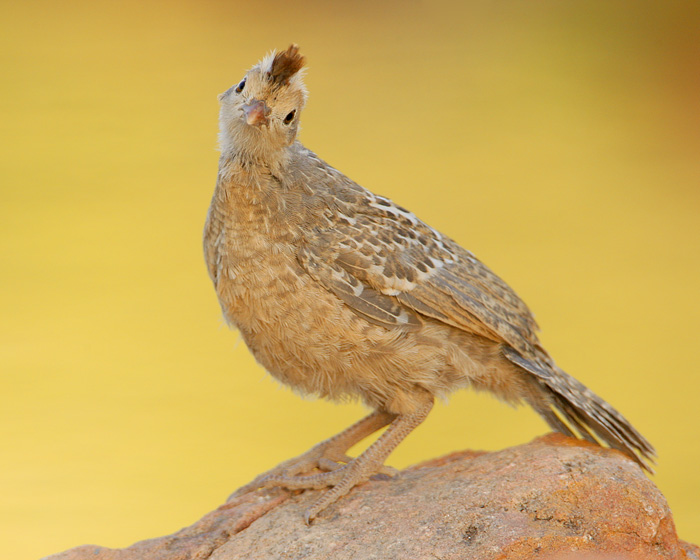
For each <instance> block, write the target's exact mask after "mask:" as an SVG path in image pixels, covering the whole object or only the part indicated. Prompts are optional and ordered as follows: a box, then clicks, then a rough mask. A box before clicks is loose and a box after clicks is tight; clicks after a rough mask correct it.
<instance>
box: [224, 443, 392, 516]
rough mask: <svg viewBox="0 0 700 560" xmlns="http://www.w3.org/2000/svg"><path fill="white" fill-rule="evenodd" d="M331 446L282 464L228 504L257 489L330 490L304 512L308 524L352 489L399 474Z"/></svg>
mask: <svg viewBox="0 0 700 560" xmlns="http://www.w3.org/2000/svg"><path fill="white" fill-rule="evenodd" d="M329 443H330V442H323V443H321V444H319V445H317V446H315V447H313V448H312V449H310V450H309V451H307V452H306V453H304V454H303V455H300V456H299V457H295V458H293V459H290V460H288V461H285V462H284V463H281V464H280V465H278V466H277V467H275V468H274V469H272V470H270V471H268V472H266V473H263V474H261V475H260V476H258V477H257V478H255V480H253V481H252V482H250V483H248V484H246V485H245V486H243V487H241V488H239V489H238V490H236V492H234V493H233V494H232V495H231V496H230V497H229V500H231V499H233V498H237V497H238V496H241V495H243V494H246V493H248V492H252V491H254V490H257V489H259V488H274V487H283V488H288V489H291V490H310V489H319V488H326V487H328V486H332V488H331V489H330V490H328V491H327V492H325V493H324V494H322V495H321V497H320V498H319V499H318V500H317V501H316V502H314V504H313V505H312V506H311V507H310V508H309V509H307V510H306V512H305V514H304V519H305V520H306V523H307V524H310V523H311V521H312V520H313V519H314V518H315V517H316V516H317V515H318V514H319V513H320V512H321V511H322V510H324V509H325V508H326V507H328V506H329V505H331V504H332V503H333V502H335V501H336V500H338V499H339V498H341V497H342V496H344V495H345V494H347V493H348V492H349V491H350V490H352V488H353V487H354V486H356V485H357V484H359V483H361V482H365V481H366V480H368V479H370V478H372V477H374V476H377V477H378V478H379V477H381V478H384V479H386V478H390V477H394V476H396V475H397V474H398V471H397V470H396V469H394V468H393V467H388V466H385V465H383V464H377V463H374V462H371V461H367V460H361V459H362V456H360V457H357V458H352V457H349V456H348V455H346V454H345V450H344V449H343V450H340V449H338V448H337V447H335V446H333V445H332V443H331V444H330V445H329Z"/></svg>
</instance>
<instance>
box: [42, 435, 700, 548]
mask: <svg viewBox="0 0 700 560" xmlns="http://www.w3.org/2000/svg"><path fill="white" fill-rule="evenodd" d="M317 496H318V491H307V492H295V493H292V492H288V491H286V490H281V489H269V490H259V491H257V492H252V493H249V494H246V495H244V496H241V497H239V498H236V499H233V500H231V501H229V502H228V503H226V504H224V505H222V506H221V507H219V508H218V509H216V510H215V511H213V512H211V513H209V514H207V515H205V516H204V517H203V518H202V519H201V520H200V521H198V522H197V523H195V524H194V525H192V526H191V527H187V528H185V529H182V530H180V531H178V532H177V533H175V534H173V535H170V536H167V537H161V538H157V539H152V540H147V541H142V542H139V543H136V544H134V545H132V546H130V547H129V548H125V549H121V550H113V549H108V548H102V547H97V546H81V547H78V548H74V549H72V550H69V551H67V552H63V553H61V554H56V555H53V556H50V557H49V558H48V559H47V560H82V559H88V558H89V559H90V560H136V559H139V560H140V559H144V558H148V559H149V560H165V559H167V560H189V559H204V558H209V559H211V560H234V559H243V558H245V559H255V560H264V559H275V560H278V559H279V560H281V559H308V560H312V559H333V560H342V559H351V558H352V559H362V560H371V559H381V560H389V559H402V560H403V559H411V560H422V559H426V560H428V559H430V560H435V559H439V560H456V559H462V558H469V559H476V560H478V559H482V558H483V559H486V558H488V559H497V558H499V559H502V558H508V559H519V558H533V557H535V556H536V557H537V558H541V559H544V560H549V559H555V558H556V559H573V558H577V559H593V558H596V559H601V558H602V559H613V558H614V559H623V558H630V559H662V558H669V559H688V560H700V548H698V547H696V546H693V545H690V544H687V543H683V542H682V541H679V540H678V537H677V535H676V530H675V527H674V524H673V519H672V517H671V512H670V510H669V508H668V504H667V503H666V500H665V499H664V497H663V495H662V494H661V492H659V490H658V489H657V488H656V487H655V486H654V484H653V483H652V482H651V481H650V480H649V479H648V478H647V477H646V476H645V475H644V474H643V473H642V471H641V470H640V468H639V467H638V466H637V465H635V464H634V463H632V462H631V461H629V460H628V459H626V458H625V457H624V456H623V455H622V454H620V453H618V452H616V451H611V450H609V449H602V448H600V447H597V446H594V445H590V444H586V443H583V442H580V441H578V440H573V439H569V438H566V437H564V436H561V435H555V434H552V435H548V436H545V437H542V438H539V439H536V440H535V441H533V442H531V443H529V444H526V445H521V446H518V447H513V448H510V449H504V450H502V451H496V452H493V453H485V452H474V451H461V452H457V453H453V454H451V455H447V456H446V457H441V458H439V459H433V460H431V461H427V462H425V463H422V464H420V465H416V466H414V467H410V468H408V469H406V470H405V471H403V472H402V473H401V474H400V475H399V476H398V477H396V478H394V479H392V480H377V481H374V480H372V481H370V482H367V483H366V484H363V485H361V486H359V487H357V488H355V489H354V490H353V491H352V492H351V493H350V494H349V495H348V496H346V497H345V498H343V499H341V500H340V501H339V502H337V503H336V504H334V505H333V506H331V507H329V508H328V509H327V510H326V511H324V512H323V513H322V514H321V515H320V516H319V518H318V519H317V520H316V521H315V522H314V524H313V525H312V526H311V527H307V526H306V525H305V524H304V521H303V511H304V509H305V508H306V507H307V506H308V505H309V504H310V503H312V502H313V501H314V500H315V499H316V497H317Z"/></svg>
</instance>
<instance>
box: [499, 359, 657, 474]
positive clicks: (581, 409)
mask: <svg viewBox="0 0 700 560" xmlns="http://www.w3.org/2000/svg"><path fill="white" fill-rule="evenodd" d="M505 356H506V357H507V358H508V359H509V360H510V361H511V362H513V363H514V364H516V365H518V366H520V367H521V368H522V369H524V370H525V371H527V372H528V373H530V374H532V375H533V376H534V379H535V383H536V385H537V386H538V387H539V389H541V391H540V392H542V393H544V397H545V398H544V399H528V402H529V404H530V405H532V407H533V408H534V409H535V410H536V411H537V412H538V413H539V414H540V416H542V417H543V418H544V420H545V421H546V422H547V424H549V426H550V427H551V428H552V429H554V430H556V431H558V432H561V433H563V434H566V435H568V436H573V437H575V436H576V435H578V436H579V437H581V438H583V439H585V440H588V441H590V442H593V443H596V444H598V445H601V443H605V444H607V445H609V446H610V447H612V448H614V449H618V450H619V451H622V452H623V453H624V454H625V455H627V456H628V457H630V458H631V459H632V460H634V461H635V462H636V463H637V464H639V465H640V466H641V467H642V468H643V469H645V470H647V471H649V472H654V471H653V469H652V467H651V465H652V464H653V463H654V456H655V455H656V452H655V451H654V448H653V447H652V445H651V444H650V443H649V442H648V441H647V440H646V439H645V438H644V437H643V436H642V435H641V434H640V433H639V432H638V431H637V430H635V429H634V427H633V426H632V424H630V423H629V421H628V420H627V419H626V418H625V417H624V416H622V414H620V413H619V412H618V411H617V410H615V409H614V408H613V407H612V406H610V405H609V404H608V403H607V402H605V401H604V400H603V399H601V398H600V397H599V396H598V395H596V394H595V393H593V391H591V390H590V389H588V388H587V387H586V386H585V385H583V384H582V383H579V382H578V381H577V380H576V379H574V378H573V377H571V376H570V375H569V374H568V373H566V372H565V371H563V370H561V369H559V368H558V367H557V366H555V365H553V364H550V363H544V362H543V361H540V360H537V361H535V360H529V359H526V358H523V357H522V356H521V355H520V354H518V353H517V352H516V351H515V350H513V349H511V348H507V349H505Z"/></svg>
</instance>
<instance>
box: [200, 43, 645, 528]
mask: <svg viewBox="0 0 700 560" xmlns="http://www.w3.org/2000/svg"><path fill="white" fill-rule="evenodd" d="M303 62H304V60H303V57H301V55H300V54H299V52H298V49H297V47H296V46H292V47H290V48H289V49H287V50H286V51H283V52H281V53H277V54H275V53H273V54H272V55H270V56H268V57H266V58H265V59H264V60H263V61H262V62H260V63H259V64H257V65H256V66H254V67H253V68H252V69H251V70H250V71H249V72H248V73H247V74H246V77H245V78H244V80H243V81H242V82H241V83H239V84H238V85H236V86H233V87H232V88H231V89H229V90H228V91H227V92H225V93H223V94H222V95H221V96H220V100H221V116H220V126H221V133H220V144H221V150H222V154H221V159H220V163H219V176H218V180H217V185H216V190H215V192H214V197H213V199H212V203H211V208H210V210H209V215H208V217H207V223H206V227H205V234H204V250H205V256H206V262H207V265H208V268H209V274H210V276H211V278H212V280H213V282H214V286H215V288H216V292H217V295H218V298H219V301H220V303H221V307H222V310H223V313H224V316H225V317H226V319H227V320H228V322H229V323H230V324H231V325H234V326H235V327H237V328H238V329H239V330H240V332H241V334H242V336H243V339H244V340H245V342H246V344H247V345H248V347H249V348H250V350H251V352H252V353H253V354H254V355H255V357H256V359H257V360H258V361H259V362H260V363H261V364H262V365H263V366H264V367H265V368H266V369H267V371H269V372H270V374H272V375H273V376H274V377H275V378H277V379H278V380H280V381H281V382H283V383H285V384H286V385H289V386H290V387H292V388H293V389H295V390H297V391H299V392H302V393H305V394H314V395H317V396H320V397H326V398H332V399H343V398H359V399H361V400H363V401H364V402H365V403H366V404H367V405H368V406H369V407H371V408H373V409H374V410H375V411H376V412H375V413H374V414H372V415H370V416H369V417H367V418H366V419H365V420H363V421H361V422H359V423H358V424H356V425H355V426H353V427H351V428H349V429H348V430H346V432H343V433H342V434H339V435H338V436H336V437H335V438H331V439H330V440H328V441H326V442H323V443H322V444H320V445H319V446H317V447H316V448H314V449H312V450H311V451H310V452H308V453H307V454H305V455H303V456H302V457H300V458H298V459H296V460H292V461H290V462H288V463H285V464H283V465H282V466H280V467H279V468H278V469H276V470H275V471H273V472H272V474H269V475H267V476H266V477H264V478H260V479H258V480H256V481H253V483H251V484H250V485H248V486H247V487H246V488H245V489H244V490H243V491H246V490H248V489H251V488H255V487H259V486H262V485H284V486H288V487H294V488H312V487H313V488H318V487H324V486H332V487H333V488H332V489H331V490H329V491H327V492H326V494H324V495H323V496H322V498H321V499H320V500H319V501H318V502H317V503H316V504H314V505H313V506H312V507H311V508H310V509H309V510H308V511H307V520H310V519H311V518H313V517H315V515H316V514H318V513H319V512H320V511H321V510H322V509H324V508H325V507H326V506H327V505H329V504H330V503H332V502H333V501H335V500H336V499H338V498H339V497H340V496H342V495H343V494H345V493H347V492H348V491H349V490H350V489H351V488H352V487H353V486H354V485H355V484H357V483H358V482H360V481H362V480H365V479H366V478H367V477H369V476H370V475H372V474H375V473H377V472H380V471H383V470H386V469H385V468H384V467H383V466H382V464H383V461H384V459H385V458H386V456H387V455H388V454H389V453H390V452H391V450H392V449H393V448H394V447H395V446H396V445H397V444H398V443H399V442H400V441H401V440H402V439H403V438H404V437H405V436H406V435H407V434H408V433H409V432H410V431H411V430H412V429H413V428H414V427H415V426H416V425H418V424H419V423H420V422H421V421H422V420H423V419H424V418H425V417H426V416H427V414H428V412H429V411H430V408H431V406H432V402H433V398H434V397H435V396H445V395H447V394H449V393H450V392H452V391H455V390H457V389H460V388H464V387H473V388H476V389H484V390H488V391H491V392H493V393H495V394H496V395H498V396H499V397H501V398H503V399H505V400H507V401H509V402H513V403H518V402H521V401H525V402H527V403H528V404H530V405H531V406H533V407H534V408H535V410H537V412H539V413H540V414H541V415H542V416H543V417H544V419H545V420H546V421H547V422H548V423H549V424H550V426H551V427H552V428H554V429H556V430H558V431H561V432H563V433H566V434H568V435H573V434H574V433H577V434H578V435H579V436H581V437H584V438H586V439H588V440H590V441H597V440H599V441H602V442H605V443H607V444H608V445H610V446H612V447H615V448H617V449H619V450H621V451H623V452H624V453H626V454H627V455H628V456H629V457H631V458H632V459H634V460H635V461H637V462H638V463H640V464H642V465H645V463H644V460H649V459H651V458H652V456H653V453H654V451H653V448H652V447H651V445H650V444H649V443H648V442H647V441H646V440H645V439H644V438H643V437H642V436H641V435H640V434H639V433H638V432H636V431H635V430H634V428H633V427H632V426H631V425H630V424H629V422H627V421H626V420H625V419H624V418H623V417H622V416H621V415H620V414H619V413H617V412H616V411H615V410H614V409H613V408H612V407H610V406H609V405H608V404H607V403H605V402H604V401H603V400H602V399H600V398H599V397H597V396H596V395H594V394H593V393H592V392H590V391H589V390H588V389H586V388H585V387H584V386H583V385H581V384H580V383H579V382H578V381H576V380H575V379H573V378H572V377H570V376H568V375H567V374H566V373H564V372H563V371H561V370H560V369H559V368H558V367H557V366H556V365H555V364H554V362H553V361H552V359H551V358H550V357H549V355H548V354H547V353H546V352H545V350H544V349H543V348H542V347H541V345H540V343H539V341H538V339H537V334H536V331H537V325H536V323H535V321H534V319H533V317H532V314H531V313H530V311H529V310H528V308H527V307H526V305H525V304H524V303H523V302H522V301H521V300H520V299H519V298H518V296H517V295H516V294H515V293H514V292H513V290H511V289H510V287H509V286H508V285H507V284H505V282H503V281H502V280H501V279H500V278H499V277H498V276H496V275H495V274H494V273H493V272H492V271H491V270H489V269H488V268H487V267H486V266H485V265H484V264H482V263H481V262H480V261H479V260H478V259H477V258H476V257H474V255H472V254H471V253H470V252H469V251H467V250H465V249H463V248H462V247H460V246H459V245H457V243H455V242H454V241H452V240H451V239H449V238H447V237H445V236H444V235H441V234H440V233H439V232H438V231H436V230H434V229H433V228H431V227H430V226H428V225H426V224H425V223H423V222H421V221H420V220H419V219H418V218H416V217H415V216H414V215H413V214H412V213H410V212H409V211H407V210H405V209H403V208H401V207H399V206H397V205H396V204H394V203H393V202H391V201H390V200H388V199H386V198H384V197H381V196H377V195H374V194H372V193H371V192H369V191H367V190H365V189H364V188H362V187H361V186H359V185H357V184H356V183H354V182H353V181H351V180H350V179H348V178H347V177H345V176H344V175H343V174H342V173H340V172H339V171H337V170H335V169H333V168H332V167H331V166H329V165H328V164H327V163H325V162H324V161H323V160H321V159H320V158H318V157H317V156H316V155H315V154H314V153H313V152H311V151H309V150H307V149H306V148H305V147H304V146H302V145H301V144H300V143H299V142H298V141H297V140H296V136H297V131H298V123H299V116H300V113H301V111H302V109H303V106H304V103H305V101H306V90H305V88H304V84H303V82H302V75H301V72H300V71H301V68H302V66H303ZM387 424H389V428H388V430H387V431H386V432H385V433H384V435H383V436H382V437H381V438H380V439H379V440H378V441H377V442H376V443H375V444H374V445H372V446H371V447H370V448H369V449H368V450H367V451H366V452H365V453H364V454H363V455H361V456H360V457H358V458H357V459H351V458H349V457H347V456H346V455H345V451H346V450H347V449H348V448H349V447H350V446H351V445H353V444H354V443H356V442H357V441H359V440H360V439H362V438H363V437H365V436H366V435H368V434H369V433H372V432H373V431H376V430H377V429H379V428H381V427H383V426H385V425H387ZM314 469H317V470H321V471H326V472H321V473H318V472H316V474H310V475H308V476H295V475H299V474H300V473H303V472H305V471H312V470H314Z"/></svg>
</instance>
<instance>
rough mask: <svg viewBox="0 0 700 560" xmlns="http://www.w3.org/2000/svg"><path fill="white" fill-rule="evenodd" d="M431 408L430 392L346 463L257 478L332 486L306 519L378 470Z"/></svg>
mask: <svg viewBox="0 0 700 560" xmlns="http://www.w3.org/2000/svg"><path fill="white" fill-rule="evenodd" d="M432 408H433V398H432V396H430V397H428V398H427V399H426V402H425V403H424V404H423V405H422V406H421V407H420V408H418V409H417V410H416V411H415V412H412V413H409V414H401V415H398V416H396V418H395V419H394V420H393V422H392V423H391V425H390V426H389V428H387V430H386V432H384V433H383V434H382V435H381V437H380V438H379V439H378V440H377V441H375V442H374V443H373V444H372V445H370V446H369V447H368V448H367V449H366V450H365V452H364V453H362V454H361V455H359V456H358V457H357V458H355V459H352V460H351V461H350V462H349V463H347V464H346V465H343V466H342V467H340V468H338V469H335V470H332V471H330V472H325V473H319V474H312V475H309V476H289V475H284V474H281V475H277V474H271V475H269V476H267V477H265V478H264V479H263V480H261V484H262V485H264V486H267V487H270V486H284V487H286V488H292V489H301V488H304V489H307V488H324V487H326V486H332V487H333V488H331V489H330V490H328V491H326V492H325V493H324V494H322V495H321V497H320V498H319V499H318V500H317V501H316V502H315V503H314V504H313V505H312V506H311V507H310V508H309V509H307V510H306V512H305V514H304V518H305V520H306V523H307V524H309V523H311V521H312V520H313V519H314V518H315V517H316V516H317V515H318V514H319V513H320V512H321V511H323V510H324V509H326V508H327V507H328V506H329V505H331V504H332V503H334V502H335V501H336V500H338V499H339V498H342V497H343V496H344V495H345V494H347V493H348V492H349V491H350V490H352V488H353V487H354V486H355V485H357V484H359V483H360V482H364V481H365V480H367V479H369V478H370V477H371V476H372V475H374V474H377V473H378V472H381V470H382V467H383V464H384V461H385V460H386V458H387V457H388V456H389V454H390V453H391V452H392V451H393V450H394V448H396V446H397V445H398V444H399V443H401V441H403V439H404V438H405V437H406V436H407V435H408V434H410V433H411V432H412V431H413V430H414V429H415V428H416V427H417V426H418V425H419V424H420V423H421V422H423V420H425V418H426V417H427V416H428V414H429V413H430V410H431V409H432Z"/></svg>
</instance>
